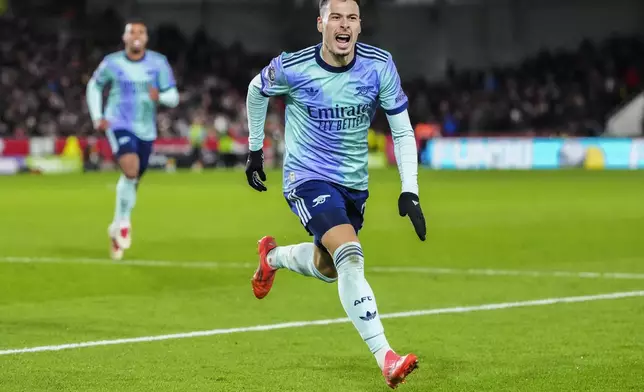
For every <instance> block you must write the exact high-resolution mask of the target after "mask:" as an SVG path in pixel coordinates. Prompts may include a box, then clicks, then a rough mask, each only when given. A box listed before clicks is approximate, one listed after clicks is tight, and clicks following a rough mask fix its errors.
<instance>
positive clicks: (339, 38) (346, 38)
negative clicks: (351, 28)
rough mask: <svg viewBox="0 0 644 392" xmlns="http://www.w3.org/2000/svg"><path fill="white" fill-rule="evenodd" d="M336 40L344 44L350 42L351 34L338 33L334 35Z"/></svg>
mask: <svg viewBox="0 0 644 392" xmlns="http://www.w3.org/2000/svg"><path fill="white" fill-rule="evenodd" d="M335 40H336V42H338V43H339V44H342V45H346V44H348V43H349V42H351V36H350V35H349V34H338V35H336V36H335Z"/></svg>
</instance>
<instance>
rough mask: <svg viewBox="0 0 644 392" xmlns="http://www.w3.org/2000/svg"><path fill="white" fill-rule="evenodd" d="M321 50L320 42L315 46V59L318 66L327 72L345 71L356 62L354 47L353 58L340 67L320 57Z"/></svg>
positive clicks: (356, 55)
mask: <svg viewBox="0 0 644 392" xmlns="http://www.w3.org/2000/svg"><path fill="white" fill-rule="evenodd" d="M321 52H322V44H317V45H316V46H315V61H316V62H317V63H318V65H319V66H320V67H322V68H324V69H325V70H327V71H329V72H333V73H342V72H346V71H348V70H350V69H351V68H353V66H354V65H355V64H356V59H357V58H358V54H357V53H355V49H354V56H353V60H351V62H350V63H349V64H347V65H343V66H341V67H335V66H333V65H331V64H329V63H327V62H326V61H324V59H323V58H322V55H321V54H320V53H321Z"/></svg>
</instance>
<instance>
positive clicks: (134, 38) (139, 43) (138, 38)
mask: <svg viewBox="0 0 644 392" xmlns="http://www.w3.org/2000/svg"><path fill="white" fill-rule="evenodd" d="M123 43H125V49H126V50H127V51H129V52H132V53H141V51H143V50H144V49H145V47H146V45H147V44H148V29H147V28H146V27H145V25H144V24H141V23H133V24H127V25H126V26H125V32H124V33H123Z"/></svg>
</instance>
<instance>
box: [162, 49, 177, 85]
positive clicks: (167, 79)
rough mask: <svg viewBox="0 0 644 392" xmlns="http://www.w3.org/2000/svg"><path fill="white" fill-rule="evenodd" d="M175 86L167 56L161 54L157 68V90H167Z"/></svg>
mask: <svg viewBox="0 0 644 392" xmlns="http://www.w3.org/2000/svg"><path fill="white" fill-rule="evenodd" d="M176 86H177V82H176V81H175V79H174V74H173V73H172V67H171V66H170V63H169V62H168V58H167V57H165V56H163V58H162V61H161V66H160V69H159V91H160V92H164V91H168V90H170V89H171V88H173V87H176Z"/></svg>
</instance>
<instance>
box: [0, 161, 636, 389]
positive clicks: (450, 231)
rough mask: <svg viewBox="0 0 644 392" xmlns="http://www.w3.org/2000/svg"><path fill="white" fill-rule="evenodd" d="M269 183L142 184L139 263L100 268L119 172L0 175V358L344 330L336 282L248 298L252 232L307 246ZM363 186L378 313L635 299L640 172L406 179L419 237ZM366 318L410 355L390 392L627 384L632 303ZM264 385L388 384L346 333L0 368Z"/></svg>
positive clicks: (199, 178)
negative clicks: (404, 379)
mask: <svg viewBox="0 0 644 392" xmlns="http://www.w3.org/2000/svg"><path fill="white" fill-rule="evenodd" d="M268 176H269V181H268V183H267V185H268V187H269V192H267V193H262V194H260V193H257V192H255V191H253V190H251V189H250V188H249V187H248V186H247V184H246V183H245V178H244V175H243V173H241V172H239V171H229V172H225V171H219V172H204V173H187V172H186V173H175V174H168V173H159V172H155V173H149V175H148V176H146V178H145V179H144V181H143V183H142V184H141V188H140V190H139V198H138V201H137V206H136V209H135V213H134V217H133V224H134V231H133V240H134V242H133V248H132V249H131V250H130V251H129V252H128V253H126V259H127V260H147V261H148V264H145V263H144V265H110V264H107V263H104V262H102V263H101V261H100V260H94V259H106V258H107V257H108V242H107V237H106V235H107V225H108V223H109V221H110V220H111V217H112V211H113V203H114V201H113V199H114V184H115V181H116V178H117V176H116V174H114V173H103V174H88V175H68V176H58V177H56V176H50V177H37V176H25V177H0V352H1V351H3V350H7V349H19V348H28V347H38V346H48V345H60V344H67V343H78V342H86V341H97V340H106V339H107V340H109V339H120V338H134V337H142V336H155V335H164V334H174V333H182V332H191V331H202V330H213V329H225V328H238V327H249V326H256V325H267V324H276V323H283V322H291V321H311V320H322V319H335V318H342V317H345V314H344V311H343V310H342V307H341V305H340V303H339V300H338V297H337V287H336V285H335V284H331V285H329V284H325V283H321V282H318V281H315V280H313V279H312V278H304V277H301V276H298V275H295V274H294V273H292V272H288V271H280V272H279V273H278V275H277V277H276V281H275V286H274V289H273V291H272V292H271V293H270V295H269V296H268V297H267V298H266V299H264V300H262V301H258V300H256V299H255V298H254V297H253V295H252V291H251V287H250V282H249V279H250V277H251V275H252V272H253V269H254V268H253V267H252V266H246V265H247V264H248V263H251V264H255V263H256V254H255V253H256V241H257V239H259V238H260V237H261V236H262V235H265V234H273V235H275V236H276V237H277V239H278V242H279V243H283V244H289V243H297V242H302V241H308V240H309V237H308V236H307V234H306V233H305V231H304V230H303V229H302V228H301V227H300V225H299V220H298V218H297V217H295V216H294V215H293V214H292V213H291V212H290V210H289V208H288V206H287V204H286V202H285V201H284V198H283V196H282V194H281V192H280V185H281V184H280V181H279V179H280V173H278V172H269V173H268ZM371 183H372V186H371V189H370V191H371V197H370V199H369V201H368V203H367V212H366V214H367V216H366V223H365V225H366V226H365V229H364V231H363V232H362V233H361V240H362V242H363V246H364V250H365V257H366V263H367V267H366V271H367V277H368V279H369V281H370V283H371V285H372V287H373V289H374V291H375V293H376V296H377V299H378V305H379V310H380V313H382V314H389V313H395V312H404V311H410V310H425V309H437V308H451V307H457V306H475V305H483V304H491V303H504V302H516V301H527V300H537V299H543V298H561V297H573V296H582V295H595V294H605V293H615V292H631V291H637V290H644V275H635V274H644V237H643V236H642V233H643V232H644V173H642V172H580V171H561V172H459V173H457V172H430V171H421V173H420V184H421V203H422V205H423V207H424V210H425V213H426V217H427V221H428V241H427V242H425V243H421V242H420V241H419V240H418V239H417V238H416V236H415V234H414V232H413V228H412V226H411V224H410V222H409V221H408V219H407V218H405V219H402V218H400V217H399V216H398V214H397V197H398V193H399V189H400V185H399V180H398V174H397V172H396V171H395V170H388V171H373V172H372V176H371ZM11 257H17V258H18V259H11ZM28 260H29V261H32V262H31V263H26V262H17V261H28ZM11 261H12V262H11ZM152 261H178V262H193V261H195V262H196V261H208V262H221V263H223V264H222V265H220V266H219V267H215V266H213V265H212V264H201V265H195V266H197V267H198V268H189V267H188V266H186V265H185V263H184V264H181V263H179V264H175V265H165V266H162V265H156V266H155V265H150V263H149V262H152ZM191 265H194V264H191ZM373 266H379V267H400V266H409V267H411V266H413V267H437V268H450V269H453V270H456V272H458V271H461V270H465V269H471V268H474V269H494V270H522V271H525V270H530V271H543V272H549V271H550V272H552V271H578V272H582V271H591V272H624V273H630V274H631V275H630V277H628V276H627V277H626V278H624V279H611V278H584V277H575V276H567V277H562V276H555V275H553V274H550V275H548V274H547V273H546V274H543V275H541V276H538V277H531V276H512V275H509V276H485V275H482V274H459V273H453V271H452V272H451V273H444V274H436V273H431V271H425V272H409V271H407V272H405V270H401V271H398V272H383V271H380V272H378V271H372V270H370V267H373ZM383 323H384V325H385V328H386V331H387V334H388V337H389V340H390V343H392V345H393V346H394V347H395V348H396V349H397V350H399V351H400V352H402V353H405V352H408V351H413V352H415V353H416V354H418V355H419V357H420V368H419V369H418V370H417V371H416V372H415V373H413V374H412V375H411V376H410V378H409V382H408V384H406V385H403V386H401V387H400V388H399V390H401V391H450V392H452V391H468V392H469V391H490V392H492V391H494V392H498V391H508V392H509V391H512V392H515V391H535V392H536V391H539V392H541V391H598V392H599V391H601V392H605V391H641V390H642V386H643V385H644V332H643V329H642V328H643V327H642V326H643V325H644V297H633V298H624V299H615V300H603V301H594V302H582V303H569V304H554V305H548V306H539V307H524V308H513V309H504V310H489V311H476V312H467V313H460V314H438V315H429V316H419V317H409V318H397V319H386V320H384V321H383ZM279 390H284V391H300V392H301V391H331V390H337V391H385V390H388V388H387V387H386V386H385V384H384V382H383V379H382V376H381V375H380V374H379V371H378V370H377V368H376V363H375V360H374V359H373V358H372V356H371V354H370V353H369V352H368V349H367V347H366V345H365V344H364V343H363V342H362V341H361V340H360V338H359V336H358V334H357V332H356V331H355V330H354V329H353V327H352V325H351V324H350V323H339V324H332V325H319V326H306V327H300V328H287V329H278V330H270V331H260V332H241V333H233V334H220V335H215V336H205V337H195V338H185V339H172V340H164V341H157V342H145V343H135V344H118V345H112V346H104V347H88V348H80V349H70V350H64V351H55V352H39V353H23V354H16V355H0V391H2V392H5V391H7V392H9V391H12V392H13V391H29V392H32V391H79V392H81V391H82V392H89V391H110V392H111V391H124V392H141V391H155V392H160V391H279Z"/></svg>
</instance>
